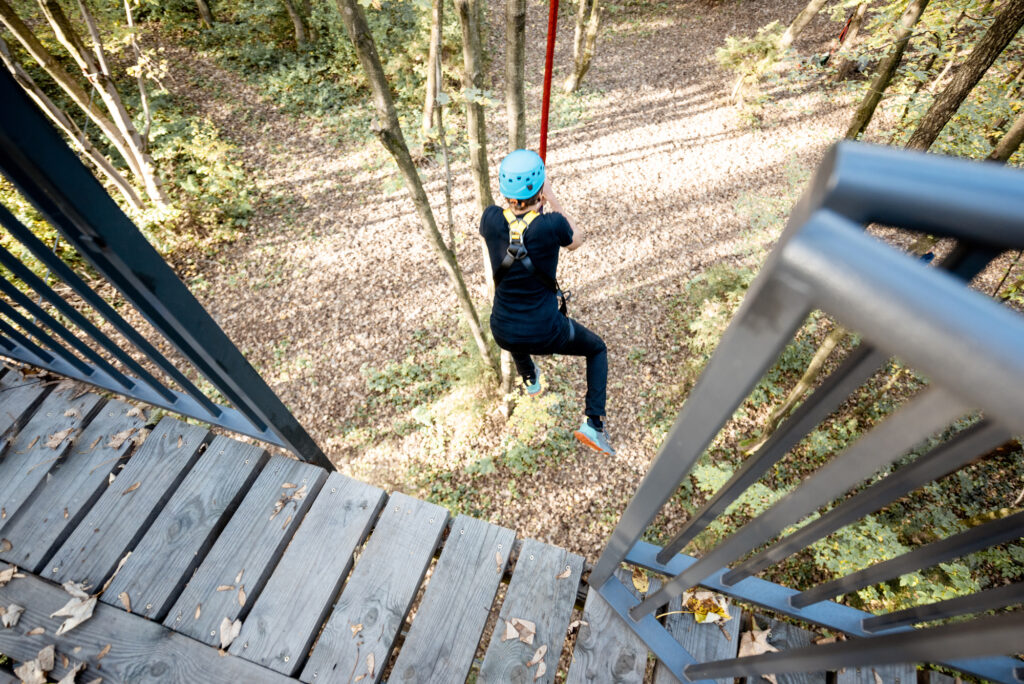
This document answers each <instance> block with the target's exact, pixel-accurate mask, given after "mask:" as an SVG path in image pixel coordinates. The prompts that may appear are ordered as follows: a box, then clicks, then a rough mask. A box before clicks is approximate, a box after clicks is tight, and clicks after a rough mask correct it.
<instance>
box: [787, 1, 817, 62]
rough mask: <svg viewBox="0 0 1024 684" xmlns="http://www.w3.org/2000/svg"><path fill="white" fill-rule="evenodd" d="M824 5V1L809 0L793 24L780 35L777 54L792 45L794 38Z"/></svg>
mask: <svg viewBox="0 0 1024 684" xmlns="http://www.w3.org/2000/svg"><path fill="white" fill-rule="evenodd" d="M824 5H825V0H809V2H808V3H807V6H806V7H804V8H803V9H802V10H800V14H798V15H796V17H795V18H794V19H793V23H791V24H790V25H789V27H788V28H787V29H786V32H785V33H783V34H782V37H781V38H779V52H782V51H783V50H786V49H787V48H789V46H790V45H792V44H793V41H794V40H796V37H797V36H799V35H800V34H801V33H802V32H803V30H804V28H806V27H807V25H808V24H809V23H811V19H813V18H814V15H816V14H817V13H818V11H819V10H820V9H821V8H822V7H823V6H824Z"/></svg>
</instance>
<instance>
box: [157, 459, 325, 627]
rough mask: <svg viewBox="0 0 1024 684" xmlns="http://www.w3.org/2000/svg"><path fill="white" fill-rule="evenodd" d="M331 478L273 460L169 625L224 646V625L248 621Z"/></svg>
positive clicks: (167, 620) (174, 610)
mask: <svg viewBox="0 0 1024 684" xmlns="http://www.w3.org/2000/svg"><path fill="white" fill-rule="evenodd" d="M326 479H327V472H326V471H325V470H323V469H322V468H319V467H317V466H314V465H310V464H308V463H302V462H300V461H295V460H292V459H290V458H287V457H285V456H274V457H273V458H271V459H270V462H269V463H268V464H267V466H266V467H265V468H264V469H263V472H262V473H260V476H259V477H258V478H257V479H256V482H254V483H253V485H252V487H251V488H250V489H249V492H248V493H247V494H246V495H245V499H243V500H242V503H241V504H240V505H239V506H238V510H237V511H235V513H234V515H232V516H231V520H230V521H229V522H228V524H227V526H226V527H225V528H224V531H223V532H221V534H220V536H219V537H218V538H217V541H216V543H214V545H213V548H212V549H210V553H209V554H208V555H207V556H206V559H205V560H204V561H203V562H202V563H201V564H200V565H199V569H198V570H196V572H195V575H193V576H192V578H191V579H190V580H189V582H188V585H187V586H186V587H185V590H184V591H183V592H182V593H181V596H179V597H178V600H177V601H175V602H174V605H173V607H172V608H171V610H170V612H169V613H168V614H167V617H166V618H165V619H164V625H166V626H167V627H170V628H171V629H173V630H175V631H177V632H181V633H183V634H187V635H188V636H190V637H192V638H193V639H197V640H198V641H201V642H203V643H204V644H209V645H211V646H213V645H217V646H219V645H220V631H219V630H220V624H221V621H223V620H224V618H227V619H228V620H231V621H234V620H236V619H244V618H245V616H246V613H248V611H249V609H251V608H252V604H253V602H254V601H255V599H256V598H257V597H258V596H259V594H260V590H261V589H262V588H263V585H264V584H265V583H266V581H267V578H268V577H269V576H270V572H271V570H273V568H274V566H275V565H276V564H277V561H278V560H279V559H280V558H281V553H282V552H283V551H284V547H285V546H286V545H287V544H288V540H289V539H291V536H292V534H293V533H294V532H295V528H297V527H298V526H299V523H300V522H301V521H302V517H303V516H304V515H305V514H306V511H307V510H308V509H309V505H310V504H311V503H312V502H313V498H314V497H315V496H316V495H317V493H318V492H319V491H320V487H321V485H323V483H324V480H326ZM303 488H304V489H303ZM228 587H230V588H228ZM243 597H244V598H243Z"/></svg>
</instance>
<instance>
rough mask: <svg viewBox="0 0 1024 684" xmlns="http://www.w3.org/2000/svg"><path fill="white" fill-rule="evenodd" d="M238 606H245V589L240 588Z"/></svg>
mask: <svg viewBox="0 0 1024 684" xmlns="http://www.w3.org/2000/svg"><path fill="white" fill-rule="evenodd" d="M238 605H240V606H244V605H245V587H238Z"/></svg>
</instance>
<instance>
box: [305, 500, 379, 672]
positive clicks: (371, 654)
mask: <svg viewBox="0 0 1024 684" xmlns="http://www.w3.org/2000/svg"><path fill="white" fill-rule="evenodd" d="M305 498H306V485H302V486H301V487H299V488H298V489H296V490H295V493H294V494H292V501H301V500H302V499H305ZM371 655H372V654H371Z"/></svg>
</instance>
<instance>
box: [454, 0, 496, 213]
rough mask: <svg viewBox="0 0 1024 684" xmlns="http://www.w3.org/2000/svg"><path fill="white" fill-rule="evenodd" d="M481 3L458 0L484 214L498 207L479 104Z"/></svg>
mask: <svg viewBox="0 0 1024 684" xmlns="http://www.w3.org/2000/svg"><path fill="white" fill-rule="evenodd" d="M479 2H480V0H455V9H456V10H457V11H458V13H459V23H460V24H461V25H462V61H463V69H464V70H463V73H462V84H463V87H464V88H465V89H466V93H467V96H466V128H467V129H468V135H469V159H470V165H471V166H472V169H473V180H474V181H475V183H476V205H477V209H478V210H479V211H480V212H483V210H484V209H486V208H487V207H489V206H491V205H492V204H494V196H493V195H491V174H490V169H489V168H488V164H487V121H486V120H485V118H484V106H483V104H481V103H480V102H478V101H476V100H477V98H476V97H471V95H473V94H476V95H479V93H480V92H482V91H483V86H484V71H483V61H484V60H483V44H482V42H481V40H480V26H479V24H477V21H476V20H477V17H479V16H480V10H479V8H478V7H477V4H478V3H479Z"/></svg>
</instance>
